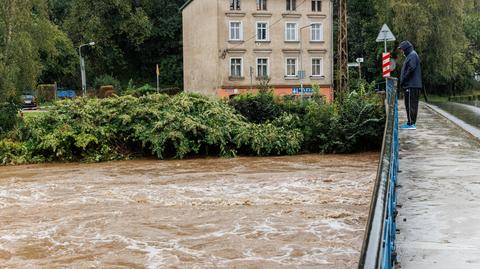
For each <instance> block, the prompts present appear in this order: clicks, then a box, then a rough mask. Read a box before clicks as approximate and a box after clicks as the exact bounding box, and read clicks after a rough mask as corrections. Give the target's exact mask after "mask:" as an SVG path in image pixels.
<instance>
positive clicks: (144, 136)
mask: <svg viewBox="0 0 480 269" xmlns="http://www.w3.org/2000/svg"><path fill="white" fill-rule="evenodd" d="M259 102H260V103H262V104H263V105H265V107H267V108H268V110H266V111H259V113H256V116H255V117H254V116H252V115H251V114H249V113H250V112H251V111H250V110H248V109H245V108H248V107H254V106H256V105H258V103H259ZM240 104H241V105H240ZM247 112H248V113H247ZM269 115H273V116H274V117H272V116H269ZM383 126H384V108H383V101H382V100H381V98H380V97H379V96H378V95H377V94H375V93H366V92H365V91H364V90H363V89H360V90H358V91H354V92H352V93H351V94H350V95H349V96H348V98H346V100H345V101H344V102H343V103H342V104H338V103H332V104H328V103H324V102H323V101H322V99H321V98H312V99H311V100H305V101H301V100H287V99H284V98H281V97H274V96H273V95H272V94H271V92H262V93H259V94H248V95H240V96H237V97H236V98H234V99H233V100H230V101H227V100H220V99H216V98H209V97H205V96H201V95H196V94H187V93H181V94H177V95H173V96H170V95H166V94H147V95H144V96H140V97H136V96H133V95H125V96H120V97H113V98H107V99H97V98H77V99H73V100H63V101H58V102H55V103H54V104H53V105H52V106H51V107H50V109H49V112H48V113H39V115H36V116H35V117H27V118H23V119H22V120H21V121H20V122H19V123H18V124H17V125H16V126H14V127H13V129H12V130H11V131H9V132H8V133H6V134H4V135H3V137H2V139H1V140H0V164H3V165H6V164H24V163H42V162H51V161H60V162H64V161H85V162H97V161H108V160H117V159H130V158H137V157H155V158H159V159H164V158H186V157H196V156H223V157H232V156H236V155H250V156H265V155H283V154H297V153H305V152H311V153H313V152H318V153H347V152H354V151H362V150H370V149H378V146H379V145H380V143H381V135H382V133H383V132H382V131H383Z"/></svg>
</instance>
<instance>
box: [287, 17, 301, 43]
mask: <svg viewBox="0 0 480 269" xmlns="http://www.w3.org/2000/svg"><path fill="white" fill-rule="evenodd" d="M289 24H295V39H293V40H290V39H288V25H289ZM298 31H299V29H298V22H296V21H287V22H285V41H287V42H298V41H299V40H298Z"/></svg>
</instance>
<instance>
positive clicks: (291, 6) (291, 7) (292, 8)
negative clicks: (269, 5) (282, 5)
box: [287, 0, 297, 11]
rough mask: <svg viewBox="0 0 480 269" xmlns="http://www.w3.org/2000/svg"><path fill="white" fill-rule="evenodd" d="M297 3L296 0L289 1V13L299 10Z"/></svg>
mask: <svg viewBox="0 0 480 269" xmlns="http://www.w3.org/2000/svg"><path fill="white" fill-rule="evenodd" d="M296 2H297V1H295V0H287V11H295V10H297V3H296Z"/></svg>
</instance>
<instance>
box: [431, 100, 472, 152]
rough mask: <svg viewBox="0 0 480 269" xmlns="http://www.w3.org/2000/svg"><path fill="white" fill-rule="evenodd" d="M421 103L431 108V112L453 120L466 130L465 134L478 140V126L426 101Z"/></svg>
mask: <svg viewBox="0 0 480 269" xmlns="http://www.w3.org/2000/svg"><path fill="white" fill-rule="evenodd" d="M422 103H423V104H424V105H425V106H426V107H427V108H429V109H430V110H432V111H433V112H435V113H437V114H439V115H440V116H442V117H444V118H446V119H447V120H449V121H451V122H453V123H454V124H455V125H457V126H458V127H459V128H460V129H462V130H463V131H464V132H466V133H467V134H469V135H470V136H472V137H473V138H474V139H475V140H477V142H480V130H479V129H478V128H476V127H474V126H472V125H470V124H468V123H466V122H464V121H463V120H461V119H459V118H457V117H455V116H454V115H452V114H450V113H448V112H446V111H445V110H443V109H441V108H439V107H438V106H435V105H432V104H428V103H424V102H422Z"/></svg>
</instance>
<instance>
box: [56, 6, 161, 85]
mask: <svg viewBox="0 0 480 269" xmlns="http://www.w3.org/2000/svg"><path fill="white" fill-rule="evenodd" d="M62 27H63V29H64V30H65V31H66V32H67V33H68V35H69V37H70V38H71V39H72V41H73V43H74V44H76V45H80V44H83V43H88V42H90V41H95V42H96V45H95V47H93V48H91V47H90V48H85V49H86V52H85V55H87V57H88V56H89V55H90V56H91V57H90V61H89V66H92V68H93V69H94V73H97V74H98V75H102V74H111V75H113V76H121V77H127V76H129V75H131V71H132V70H131V69H129V66H130V65H129V61H130V60H131V59H130V58H129V57H128V55H129V53H130V52H132V51H139V49H140V46H141V45H142V44H143V43H144V42H145V40H146V39H147V38H148V37H149V36H150V34H151V32H152V23H151V21H150V19H149V17H148V16H147V14H146V13H145V11H144V10H143V9H142V8H141V7H134V6H133V4H132V1H130V0H103V1H97V0H74V1H73V2H72V4H71V7H70V9H69V11H68V16H67V18H66V19H65V22H64V23H63V26H62Z"/></svg>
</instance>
